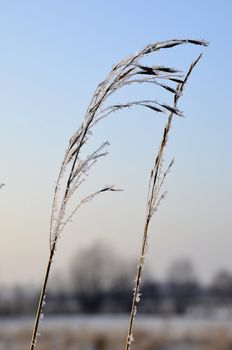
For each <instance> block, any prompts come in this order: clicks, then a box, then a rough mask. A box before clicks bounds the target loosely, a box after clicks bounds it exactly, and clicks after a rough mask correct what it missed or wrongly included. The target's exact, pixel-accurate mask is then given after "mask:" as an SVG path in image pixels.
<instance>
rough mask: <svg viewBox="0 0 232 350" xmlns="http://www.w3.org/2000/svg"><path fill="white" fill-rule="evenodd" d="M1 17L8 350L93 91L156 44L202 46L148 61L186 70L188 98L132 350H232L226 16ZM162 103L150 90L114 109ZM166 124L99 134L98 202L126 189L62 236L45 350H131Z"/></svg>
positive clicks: (131, 7)
mask: <svg viewBox="0 0 232 350" xmlns="http://www.w3.org/2000/svg"><path fill="white" fill-rule="evenodd" d="M0 5H1V7H0V9H1V11H0V49H1V55H0V77H1V79H0V94H1V103H0V118H1V129H0V159H1V166H0V239H1V240H0V349H1V350H14V349H16V348H17V350H18V349H25V348H27V347H28V345H29V343H30V334H31V329H32V326H33V318H34V314H35V311H36V306H37V300H38V295H39V288H40V284H41V281H42V279H43V274H44V270H45V266H46V260H47V256H48V252H49V245H48V231H49V220H50V212H51V202H52V195H53V191H54V187H55V181H56V177H57V174H58V171H59V167H60V164H61V161H62V158H63V155H64V152H65V149H66V147H67V144H68V140H69V138H70V136H71V135H72V134H73V133H74V131H75V130H77V128H78V127H79V125H80V123H81V121H82V119H83V116H84V113H85V110H86V108H87V106H88V103H89V101H90V99H91V96H92V93H93V91H94V89H95V87H96V86H97V84H98V83H99V82H100V81H102V80H103V79H104V78H105V76H106V74H107V73H108V72H109V71H110V69H111V67H112V65H113V64H114V63H116V62H117V61H119V60H120V59H121V58H123V57H125V56H127V55H129V54H131V53H135V52H137V51H138V50H139V49H141V48H142V47H144V46H145V45H146V44H148V43H151V42H155V41H161V40H167V39H173V38H192V39H202V38H203V39H205V40H207V41H209V42H210V46H209V47H208V48H207V49H204V48H199V47H190V46H185V47H178V48H173V49H170V50H164V52H159V53H157V54H155V55H152V56H151V57H149V58H147V61H145V63H149V64H161V65H169V66H171V67H176V68H179V69H181V70H186V69H187V67H188V66H189V64H190V63H191V62H192V61H193V60H194V59H195V58H196V57H197V56H198V55H199V53H200V52H203V59H202V60H201V61H200V62H199V64H198V66H197V67H196V69H195V71H194V72H193V74H192V76H191V78H190V80H189V83H188V84H187V86H186V89H185V92H184V96H183V98H181V100H180V103H179V108H180V109H181V110H183V111H184V115H185V118H176V119H175V120H174V123H173V127H172V130H171V134H170V138H169V143H168V147H167V149H166V153H165V162H167V164H168V163H169V162H170V160H171V159H172V158H173V157H175V164H174V167H173V168H172V171H171V173H170V174H169V176H168V179H167V181H166V183H165V188H164V189H167V190H168V196H167V197H166V199H165V200H164V201H163V202H162V204H161V206H160V208H159V211H158V212H157V213H156V215H155V217H154V219H153V221H152V225H151V227H150V231H149V249H148V253H147V257H146V266H145V270H144V275H143V283H142V290H141V293H142V297H141V302H140V304H139V313H138V316H137V317H136V324H135V332H134V338H135V343H134V345H133V347H134V348H135V349H144V350H146V349H150V350H151V349H165V350H170V349H187V350H188V349H214V348H215V349H217V350H218V349H230V348H231V347H232V336H231V329H232V264H231V246H232V235H231V233H232V232H231V226H232V225H231V224H232V222H231V209H232V207H231V195H232V183H231V182H232V181H231V179H232V165H231V161H230V160H231V149H232V147H231V146H232V139H231V131H232V119H231V117H230V106H229V101H230V100H231V98H232V96H231V86H230V78H231V69H230V64H231V60H232V49H231V45H230V33H231V14H232V4H231V2H230V1H229V0H223V1H221V2H220V4H219V2H212V1H210V0H206V1H204V2H201V1H200V0H195V1H188V2H186V1H184V0H179V1H176V2H170V1H167V0H163V1H160V0H158V1H152V0H145V1H143V3H141V2H139V1H137V0H135V1H130V0H128V1H126V2H125V1H121V0H119V1H117V2H112V1H105V0H99V1H90V0H87V1H85V2H82V1H79V0H77V1H74V0H68V1H63V0H58V1H53V0H51V1H49V2H47V1H44V0H41V1H39V2H31V1H26V0H23V1H20V2H17V1H15V0H12V1H8V2H2V3H1V4H0ZM143 98H144V99H150V98H153V99H154V98H155V99H159V100H160V101H161V102H168V98H169V97H168V95H167V94H165V93H164V92H160V90H159V89H157V88H153V87H152V88H151V87H150V86H148V87H147V86H144V87H135V88H128V89H127V88H126V89H123V90H122V91H121V92H120V93H118V94H117V95H116V96H115V97H114V101H115V102H116V103H118V102H126V101H130V100H132V99H143ZM164 124H165V118H164V117H163V116H160V115H156V114H154V112H153V111H143V110H142V111H141V110H140V109H130V110H128V111H120V112H118V113H117V115H113V116H112V117H110V118H108V119H106V120H105V121H104V122H103V123H102V124H99V126H98V127H97V128H96V130H95V131H94V135H93V137H92V139H91V141H90V144H89V152H88V153H91V151H92V150H93V149H95V148H96V147H97V146H98V145H99V144H101V143H102V142H104V141H105V140H109V142H110V153H109V155H108V156H107V157H106V158H105V159H103V160H101V161H100V162H99V163H98V164H97V165H96V167H95V168H94V169H93V170H92V173H91V174H90V176H89V178H88V181H86V183H85V185H84V187H83V189H82V190H81V192H80V193H79V194H77V197H76V200H77V201H79V200H80V199H81V195H86V194H87V195H88V194H89V193H91V192H92V191H95V190H97V189H99V188H100V187H102V186H104V185H106V184H114V185H115V186H117V187H119V188H123V189H124V191H123V192H118V193H112V194H111V193H110V194H106V195H105V196H102V197H99V198H97V199H94V200H93V201H92V202H91V203H88V204H87V205H86V206H83V208H81V210H80V211H79V213H78V215H76V217H75V218H74V220H73V222H72V223H70V224H69V226H67V229H66V230H65V232H64V234H63V235H62V237H61V238H60V241H59V246H58V250H57V254H56V257H55V261H54V264H53V269H52V274H51V279H50V281H49V286H48V291H47V296H46V307H45V309H44V313H45V319H44V320H43V321H42V325H41V338H40V339H39V341H38V346H37V347H38V348H39V349H45V350H47V349H64V348H65V349H86V350H87V349H88V350H89V349H119V348H120V349H121V348H122V347H123V339H124V338H125V334H126V329H127V320H128V314H129V310H130V302H131V295H132V289H133V284H134V282H133V281H134V278H135V272H136V266H137V259H138V254H139V251H140V244H141V234H142V232H143V224H144V217H145V204H146V195H147V185H148V180H149V173H150V169H151V166H152V163H153V159H154V155H155V153H156V150H157V148H158V145H159V142H160V138H161V135H162V129H163V127H164Z"/></svg>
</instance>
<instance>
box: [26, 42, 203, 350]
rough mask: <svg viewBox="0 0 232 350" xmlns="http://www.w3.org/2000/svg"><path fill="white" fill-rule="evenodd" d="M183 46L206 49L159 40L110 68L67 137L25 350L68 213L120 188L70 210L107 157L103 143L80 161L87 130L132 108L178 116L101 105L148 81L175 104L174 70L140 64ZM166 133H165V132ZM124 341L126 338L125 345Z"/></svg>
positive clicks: (162, 109) (157, 105) (164, 108)
mask: <svg viewBox="0 0 232 350" xmlns="http://www.w3.org/2000/svg"><path fill="white" fill-rule="evenodd" d="M183 44H193V45H200V46H206V45H207V43H206V42H205V41H202V40H190V39H180V40H179V39H174V40H169V41H163V42H155V43H152V44H149V45H147V46H146V47H145V48H143V49H142V50H141V51H139V52H138V53H136V54H135V55H131V56H129V57H127V58H125V59H123V60H122V61H120V62H119V63H117V64H116V65H114V66H113V68H112V70H111V71H110V73H109V74H108V75H107V77H106V79H105V80H104V81H102V82H101V83H100V84H99V85H98V86H97V88H96V90H95V92H94V94H93V97H92V99H91V101H90V104H89V106H88V108H87V111H86V114H85V116H84V120H83V122H82V124H81V126H80V128H79V129H78V130H77V131H76V132H75V133H74V134H73V135H72V137H71V138H70V140H69V144H68V147H67V150H66V153H65V156H64V160H63V162H62V164H61V168H60V171H59V175H58V179H57V182H56V186H55V191H54V197H53V203H52V213H51V220H50V234H49V247H50V252H49V257H48V263H47V268H46V272H45V277H44V282H43V284H42V289H41V294H40V298H39V303H38V308H37V313H36V318H35V324H34V329H33V333H32V339H31V345H30V350H33V349H34V348H35V345H36V341H37V336H38V331H39V325H40V320H41V315H42V314H43V305H44V302H45V300H44V299H45V295H46V290H47V283H48V280H49V276H50V271H51V265H52V261H53V258H54V255H55V251H56V248H57V242H58V240H59V237H60V235H61V233H62V232H63V230H64V228H65V226H66V225H67V224H68V222H69V221H70V220H71V218H72V217H73V215H74V214H75V213H76V212H77V211H78V209H79V208H80V207H81V206H82V205H83V204H85V203H87V202H89V201H90V200H92V199H93V198H94V197H95V196H98V195H99V194H102V193H105V192H112V191H118V190H119V189H117V188H115V187H114V186H104V187H103V188H101V189H100V190H97V191H96V192H94V193H92V194H90V195H88V196H86V197H84V198H83V199H82V200H80V202H79V203H78V204H77V206H76V207H74V208H72V209H70V208H69V205H68V204H69V202H70V199H71V198H72V196H73V195H74V193H76V191H77V190H78V189H79V187H80V186H81V185H82V184H83V183H84V182H85V180H86V178H87V176H88V174H89V171H90V169H91V168H92V166H93V165H94V164H95V163H96V162H97V161H98V160H99V159H100V158H103V157H104V156H106V155H107V153H108V152H107V151H106V148H107V147H108V146H109V142H108V141H105V142H104V143H102V144H101V145H100V146H99V147H98V148H97V149H96V150H95V151H94V152H92V153H91V154H90V155H89V156H87V157H85V158H84V159H82V151H83V149H84V147H85V146H86V145H87V144H88V139H89V138H90V137H91V136H92V130H93V129H94V127H95V125H96V124H97V123H98V122H99V121H101V120H102V119H104V118H106V117H107V116H109V115H110V114H112V113H114V112H116V111H118V110H121V109H127V108H130V107H134V106H139V107H143V108H148V109H150V110H152V111H154V112H158V113H167V112H168V113H171V114H170V115H169V119H172V116H173V115H176V116H182V113H181V112H180V111H179V109H178V108H177V105H176V103H174V105H173V106H169V105H167V104H165V103H161V102H159V101H157V100H138V101H129V102H124V103H117V104H111V105H106V102H107V101H108V99H109V97H111V96H112V95H113V94H114V93H115V92H116V91H118V90H119V89H121V88H123V87H126V86H128V85H131V84H137V83H139V84H144V83H145V84H147V83H149V84H153V85H157V86H159V87H160V88H161V89H164V90H166V91H167V92H168V93H171V94H173V95H174V96H175V97H174V99H176V100H177V99H178V97H179V96H180V95H181V93H182V91H181V88H174V87H173V86H172V84H173V82H175V83H178V84H179V85H178V86H179V87H180V86H182V85H181V84H183V83H184V80H183V76H182V75H181V74H180V72H179V70H177V69H175V68H172V67H166V66H160V65H154V66H144V65H142V64H141V63H140V60H141V59H142V58H143V57H145V56H146V55H150V54H152V53H155V52H157V51H159V50H162V49H168V48H172V47H175V46H179V45H183ZM165 132H166V134H167V130H166V131H165ZM166 137H167V135H166ZM164 142H165V143H166V138H165V139H164ZM164 146H165V145H164ZM160 151H161V155H160V157H159V159H158V160H157V162H158V164H160V162H161V158H162V157H161V156H162V152H163V151H162V149H161V150H160ZM159 170H160V165H159V166H158V167H157V164H156V163H155V167H154V170H153V172H152V175H151V181H150V185H151V187H150V189H151V193H152V191H155V190H156V189H157V188H156V183H154V179H155V177H154V174H156V171H158V172H159ZM67 174H68V176H67ZM157 174H158V173H157ZM65 175H66V176H67V178H66V181H65V180H64V177H65ZM155 176H156V175H155ZM165 176H166V175H163V178H164V177H165ZM161 182H162V181H161ZM150 198H151V199H150V202H149V203H150V204H149V205H150V206H151V208H152V210H151V212H152V211H153V210H155V207H154V205H155V203H154V201H153V200H152V197H150ZM161 199H162V196H161ZM157 205H158V202H157V203H156V206H157ZM151 212H148V213H149V215H148V216H147V220H146V225H145V229H144V238H143V248H142V253H141V256H140V259H142V263H143V258H141V257H142V256H143V253H144V249H145V247H146V242H147V230H148V226H149V222H150V219H151V216H152V215H151ZM140 263H141V261H140ZM141 267H142V266H141ZM138 271H139V274H138V280H139V281H140V277H141V271H142V270H138ZM136 296H137V298H138V291H137V292H136ZM133 309H134V310H135V302H134V306H133ZM132 326H133V320H132V322H131V327H130V329H131V330H129V332H128V337H127V338H128V339H129V337H130V336H131V335H132ZM128 339H127V343H128Z"/></svg>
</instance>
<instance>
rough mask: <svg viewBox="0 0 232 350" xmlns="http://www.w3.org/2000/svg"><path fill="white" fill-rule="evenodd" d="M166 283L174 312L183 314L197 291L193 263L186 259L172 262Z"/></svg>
mask: <svg viewBox="0 0 232 350" xmlns="http://www.w3.org/2000/svg"><path fill="white" fill-rule="evenodd" d="M167 282H168V285H169V290H170V294H171V296H172V298H173V303H174V308H175V311H176V312H177V313H179V314H182V313H185V312H186V310H187V308H188V306H189V304H190V303H191V301H192V300H193V297H194V296H195V295H196V293H197V291H198V282H197V278H196V273H195V270H194V266H193V263H192V262H191V260H189V259H187V258H182V259H179V260H176V261H174V262H173V263H172V264H171V266H170V267H169V269H168V273H167Z"/></svg>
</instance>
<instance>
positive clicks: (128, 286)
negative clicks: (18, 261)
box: [0, 244, 232, 316]
mask: <svg viewBox="0 0 232 350" xmlns="http://www.w3.org/2000/svg"><path fill="white" fill-rule="evenodd" d="M135 269H136V264H135V262H134V261H126V260H124V259H122V258H119V257H118V256H117V255H116V254H115V253H114V252H113V251H111V250H110V249H109V248H108V247H106V246H104V245H102V244H97V245H94V246H92V247H90V248H89V249H87V250H85V251H83V252H81V253H79V254H78V255H77V256H76V257H75V259H74V260H73V261H72V263H71V267H70V279H69V283H68V288H67V286H66V285H65V283H63V286H62V281H54V284H53V286H52V288H51V291H50V292H49V293H48V295H47V305H46V313H48V314H49V313H50V314H54V313H65V314H69V313H72V314H73V313H112V312H114V313H123V312H129V310H130V305H131V296H132V289H133V276H135ZM141 293H142V295H141V303H140V306H139V307H140V312H141V313H142V312H144V313H155V314H164V313H168V314H170V313H173V314H185V313H186V312H188V311H189V310H190V309H191V308H192V309H193V308H196V307H217V306H220V305H231V306H232V273H231V272H229V271H220V272H218V273H216V274H215V276H214V278H213V280H212V282H211V283H210V285H208V286H207V287H206V286H202V284H201V283H200V282H199V281H198V278H197V276H196V273H195V271H194V267H193V264H192V262H191V261H190V260H188V259H180V260H177V261H175V262H173V263H172V264H171V266H170V268H169V270H168V274H167V279H166V281H165V282H159V281H155V280H154V279H151V277H149V275H147V276H146V275H144V280H143V283H142V289H141ZM37 299H38V291H37V290H28V289H24V288H22V287H21V288H19V287H18V288H15V289H12V290H8V291H7V292H6V291H5V292H4V290H2V289H1V288H0V315H2V316H3V315H15V314H33V313H34V312H35V306H36V301H37Z"/></svg>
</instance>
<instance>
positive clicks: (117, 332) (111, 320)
mask: <svg viewBox="0 0 232 350" xmlns="http://www.w3.org/2000/svg"><path fill="white" fill-rule="evenodd" d="M127 321H128V316H125V315H117V316H110V315H109V316H108V315H107V316H59V317H45V319H44V320H42V323H41V330H40V332H41V337H40V338H39V340H38V345H37V349H41V350H53V349H54V350H55V349H56V350H61V349H65V350H66V349H67V350H68V349H70V350H71V349H72V350H74V349H80V350H94V349H96V350H104V349H111V350H112V349H115V350H116V349H123V339H124V338H125V333H126V329H127ZM135 325H136V327H135V331H134V338H135V343H134V349H139V350H140V349H142V350H148V349H149V350H156V349H162V350H163V349H164V350H173V349H179V350H181V349H185V350H190V349H191V350H192V349H202V350H205V349H207V350H208V349H211V350H212V349H213V350H214V349H215V350H223V349H229V346H232V335H231V334H232V319H231V318H228V315H227V314H226V313H225V312H224V313H223V312H221V313H220V314H218V315H217V317H214V318H212V317H211V318H202V317H201V318H200V317H197V316H195V317H183V318H178V317H165V318H164V317H162V318H161V317H154V316H141V317H140V316H138V317H137V318H136V323H135ZM32 326H33V319H32V318H25V317H24V318H13V319H10V318H8V319H0V350H16V349H17V350H21V349H28V346H29V342H30V333H31V329H32ZM216 341H217V343H216ZM216 346H217V347H216Z"/></svg>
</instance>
